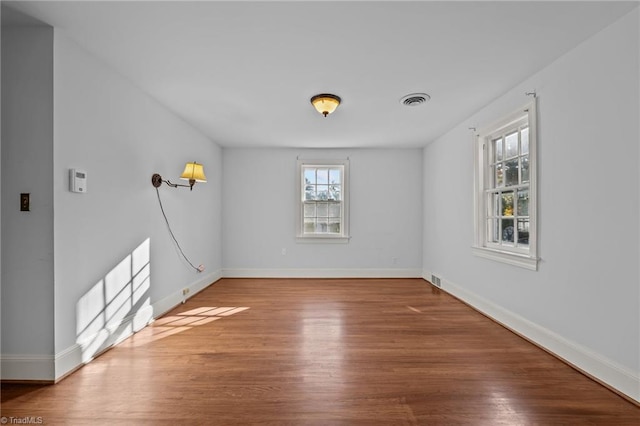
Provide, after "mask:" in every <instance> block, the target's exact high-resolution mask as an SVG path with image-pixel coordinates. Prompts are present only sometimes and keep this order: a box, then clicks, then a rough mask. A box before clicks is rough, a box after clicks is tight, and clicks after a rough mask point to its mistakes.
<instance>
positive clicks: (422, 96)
mask: <svg viewBox="0 0 640 426" xmlns="http://www.w3.org/2000/svg"><path fill="white" fill-rule="evenodd" d="M430 99H431V96H429V95H427V94H426V93H410V94H408V95H406V96H403V97H402V98H400V103H401V104H402V105H405V106H412V107H414V106H419V105H423V104H426V103H427V102H429V100H430Z"/></svg>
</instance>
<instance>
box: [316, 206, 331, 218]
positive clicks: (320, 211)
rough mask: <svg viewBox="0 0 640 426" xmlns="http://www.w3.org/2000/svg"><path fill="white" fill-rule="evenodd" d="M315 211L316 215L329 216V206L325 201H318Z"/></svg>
mask: <svg viewBox="0 0 640 426" xmlns="http://www.w3.org/2000/svg"><path fill="white" fill-rule="evenodd" d="M316 212H317V213H316V215H317V216H318V217H327V216H329V206H328V205H327V203H318V204H317V210H316Z"/></svg>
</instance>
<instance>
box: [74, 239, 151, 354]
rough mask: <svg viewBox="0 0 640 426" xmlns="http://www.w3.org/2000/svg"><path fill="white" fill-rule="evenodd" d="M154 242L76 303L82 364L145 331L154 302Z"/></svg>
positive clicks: (143, 245) (134, 253)
mask: <svg viewBox="0 0 640 426" xmlns="http://www.w3.org/2000/svg"><path fill="white" fill-rule="evenodd" d="M150 244H151V243H150V239H149V238H147V239H146V240H145V241H143V242H142V243H141V244H140V245H139V246H138V247H136V248H135V249H134V250H132V251H131V253H130V254H128V255H127V256H126V257H125V258H124V259H122V260H121V261H120V263H118V264H117V265H116V266H115V267H113V269H111V270H110V271H109V272H108V273H107V274H106V275H105V276H104V278H102V279H100V280H99V281H98V282H97V283H96V284H95V285H94V286H93V287H91V289H89V291H87V292H86V293H85V294H84V295H83V296H82V297H81V298H80V300H78V303H77V304H76V343H77V344H78V345H80V347H81V349H82V362H85V363H86V362H89V361H91V359H93V357H94V356H95V355H96V354H98V353H100V352H101V351H103V350H104V349H106V348H108V347H109V346H111V345H114V344H116V343H118V342H120V341H121V340H123V339H125V338H126V337H128V336H130V335H131V334H132V333H134V332H136V331H138V330H140V329H142V328H144V327H145V326H146V325H147V324H148V323H149V321H150V320H151V319H152V318H153V309H152V307H151V303H150V297H149V290H150V288H151V277H150Z"/></svg>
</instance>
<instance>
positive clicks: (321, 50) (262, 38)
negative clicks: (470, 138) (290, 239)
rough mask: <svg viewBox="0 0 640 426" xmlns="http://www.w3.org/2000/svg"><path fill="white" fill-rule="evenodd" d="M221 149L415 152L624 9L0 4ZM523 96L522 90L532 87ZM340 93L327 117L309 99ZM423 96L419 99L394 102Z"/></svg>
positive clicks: (605, 5)
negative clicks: (56, 34)
mask: <svg viewBox="0 0 640 426" xmlns="http://www.w3.org/2000/svg"><path fill="white" fill-rule="evenodd" d="M3 4H10V5H11V7H14V8H16V9H18V10H20V11H22V12H25V13H27V14H29V15H31V16H33V17H35V18H37V19H39V20H41V21H43V22H46V23H48V24H50V25H53V26H54V27H57V28H58V29H60V30H62V31H63V32H64V33H65V34H66V35H67V36H68V37H69V38H71V39H73V40H75V41H76V42H77V43H79V44H80V45H82V46H83V47H84V48H86V49H87V50H88V51H90V52H92V53H93V54H94V55H95V56H97V57H99V58H100V59H101V60H103V61H104V62H106V63H107V64H108V65H109V66H110V67H112V68H114V69H116V70H117V71H119V72H120V73H121V74H123V75H125V76H126V77H127V78H128V79H130V80H131V81H132V82H133V83H134V84H136V85H137V86H138V87H140V88H142V89H143V90H144V91H146V92H148V93H149V94H151V96H153V97H154V98H156V99H157V100H158V101H159V102H161V103H162V104H164V105H165V106H166V107H167V108H169V109H170V110H172V111H174V112H175V113H176V114H178V115H179V116H181V117H183V118H184V119H185V120H186V121H188V122H189V123H191V124H192V125H193V126H195V127H197V128H198V129H200V130H201V131H202V132H203V133H204V134H206V135H207V136H209V137H210V138H211V139H212V140H213V141H214V142H216V143H218V144H219V145H221V146H225V147H244V146H251V147H261V146H265V147H267V146H268V147H418V146H424V145H426V144H427V143H428V142H430V141H432V140H433V139H434V138H436V137H438V136H439V135H441V134H443V133H444V132H446V131H448V130H449V129H451V128H452V127H453V126H454V125H456V124H458V123H460V122H462V121H464V120H465V119H466V118H467V117H469V116H470V115H472V114H473V113H474V112H476V111H477V110H478V109H480V108H481V107H483V106H484V105H486V104H487V103H489V102H490V101H491V100H493V99H495V98H496V97H498V96H499V95H501V94H503V93H504V92H506V91H507V90H509V89H510V88H512V87H513V86H515V85H516V84H518V83H519V82H521V81H523V80H524V79H526V78H527V77H528V76H530V75H532V74H533V73H535V72H536V71H538V70H540V69H542V68H543V67H544V66H545V65H547V64H549V63H550V62H552V61H553V60H554V59H556V58H558V57H560V56H561V55H562V54H564V53H565V52H567V51H569V50H570V49H572V48H573V47H574V46H576V45H577V44H579V43H580V42H582V41H583V40H585V39H586V38H588V37H590V36H591V35H593V34H595V33H596V32H598V31H599V30H601V29H602V28H604V27H605V26H607V25H608V24H610V23H612V22H613V21H615V20H616V19H618V18H619V17H621V16H622V15H624V14H625V13H627V12H628V11H630V10H631V9H632V8H634V7H636V6H637V3H636V2H635V1H631V2H612V1H602V2H593V1H588V2H578V1H570V2H549V1H547V2H521V1H512V2H509V1H497V2H487V1H473V2H435V1H412V2H395V1H390V2H379V1H356V2H347V1H338V2H327V1H322V2H320V1H318V2H309V1H297V2H295V1H289V2H265V1H262V2H246V1H235V2H220V1H198V2H182V1H164V2H154V1H142V2H91V1H88V2H57V1H44V2H31V1H29V2H4V1H3ZM532 89H534V88H532ZM323 92H329V93H334V94H336V95H338V96H340V97H342V100H343V103H342V105H341V106H340V107H339V108H338V110H337V111H336V112H335V113H334V114H332V115H330V116H329V117H327V118H324V117H322V116H321V115H320V114H318V113H317V112H316V111H315V110H314V109H313V108H312V106H311V104H310V103H309V99H310V98H311V96H313V95H315V94H317V93H323ZM412 92H426V93H428V94H429V95H431V101H430V102H429V103H427V104H423V105H422V106H419V107H406V106H403V105H401V104H400V102H399V100H400V98H401V97H403V96H404V95H406V94H409V93H412Z"/></svg>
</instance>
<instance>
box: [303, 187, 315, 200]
mask: <svg viewBox="0 0 640 426" xmlns="http://www.w3.org/2000/svg"><path fill="white" fill-rule="evenodd" d="M315 199H316V187H315V185H305V187H304V200H305V201H310V200H315Z"/></svg>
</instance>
